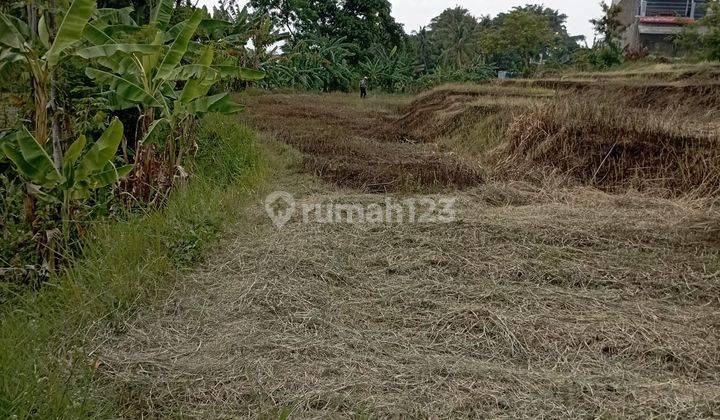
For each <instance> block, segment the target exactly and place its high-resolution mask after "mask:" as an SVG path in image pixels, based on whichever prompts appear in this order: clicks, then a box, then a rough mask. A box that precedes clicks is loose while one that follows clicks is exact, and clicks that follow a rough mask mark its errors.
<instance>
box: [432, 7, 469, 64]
mask: <svg viewBox="0 0 720 420" xmlns="http://www.w3.org/2000/svg"><path fill="white" fill-rule="evenodd" d="M429 33H430V38H431V40H432V43H433V44H434V48H435V51H436V54H437V58H438V61H439V62H440V63H442V64H444V65H447V66H451V67H454V68H457V69H460V68H464V67H467V66H469V65H470V64H471V63H472V62H473V60H474V59H475V57H476V56H477V55H478V54H479V53H480V48H479V43H478V41H479V34H480V23H479V22H478V20H477V19H476V18H475V17H474V16H473V15H471V14H470V12H469V11H468V10H467V9H465V8H463V7H460V6H457V7H454V8H449V9H446V10H445V11H443V12H442V13H441V14H440V15H438V16H437V17H435V18H433V20H432V21H431V22H430V27H429Z"/></svg>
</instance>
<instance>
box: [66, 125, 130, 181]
mask: <svg viewBox="0 0 720 420" xmlns="http://www.w3.org/2000/svg"><path fill="white" fill-rule="evenodd" d="M122 137H123V125H122V123H121V122H120V120H118V119H117V118H115V119H114V120H113V122H112V123H110V127H108V128H107V130H105V132H104V133H103V134H102V135H101V136H100V138H99V139H98V140H97V141H96V142H95V143H94V144H93V145H92V146H91V147H90V150H88V151H87V153H85V155H84V156H83V158H82V160H81V161H80V163H79V164H78V169H77V173H78V176H77V177H78V179H80V178H84V177H88V176H90V175H92V174H94V173H95V172H97V171H99V170H101V169H103V168H105V166H106V165H107V164H108V162H111V161H112V160H113V158H114V157H115V153H116V152H117V149H118V147H119V146H120V142H121V141H122Z"/></svg>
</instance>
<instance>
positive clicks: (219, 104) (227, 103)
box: [186, 93, 245, 115]
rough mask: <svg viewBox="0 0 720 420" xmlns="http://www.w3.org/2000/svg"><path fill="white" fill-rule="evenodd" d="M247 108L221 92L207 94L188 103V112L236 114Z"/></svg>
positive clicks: (192, 113) (191, 113)
mask: <svg viewBox="0 0 720 420" xmlns="http://www.w3.org/2000/svg"><path fill="white" fill-rule="evenodd" d="M243 109H245V107H244V106H242V105H240V104H236V103H235V102H233V101H231V100H230V96H229V95H228V94H227V93H219V94H217V95H213V96H205V97H203V98H199V99H196V100H194V101H192V102H190V103H189V104H188V105H187V108H186V110H187V113H188V114H190V115H200V114H205V113H208V112H220V113H223V114H234V113H236V112H240V111H242V110H243Z"/></svg>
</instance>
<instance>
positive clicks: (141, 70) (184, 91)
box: [77, 0, 264, 178]
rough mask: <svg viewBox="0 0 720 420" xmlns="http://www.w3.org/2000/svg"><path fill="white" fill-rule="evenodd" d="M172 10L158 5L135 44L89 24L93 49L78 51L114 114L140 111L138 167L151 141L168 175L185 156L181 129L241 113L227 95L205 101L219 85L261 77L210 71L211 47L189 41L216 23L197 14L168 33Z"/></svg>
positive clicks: (164, 2) (101, 24) (169, 3)
mask: <svg viewBox="0 0 720 420" xmlns="http://www.w3.org/2000/svg"><path fill="white" fill-rule="evenodd" d="M173 4H174V1H173V0H160V1H159V2H158V3H157V5H156V7H155V9H154V10H153V13H152V14H151V21H150V23H149V25H148V26H147V27H144V28H142V30H141V31H138V32H137V34H136V38H137V36H138V35H141V36H144V38H142V39H141V41H140V42H137V43H132V44H130V43H123V42H121V41H119V40H118V39H116V38H115V37H114V36H113V34H112V31H111V30H110V29H112V28H111V27H112V26H116V25H109V24H108V22H107V21H106V20H100V19H99V20H97V21H93V22H91V23H90V24H88V27H87V29H86V31H85V39H86V40H87V41H89V42H90V43H91V44H93V45H92V46H90V47H86V48H82V49H79V50H78V51H77V55H79V56H80V57H83V58H85V59H88V60H93V61H94V62H95V63H96V64H97V66H93V67H89V68H87V69H86V74H87V76H88V77H90V78H92V79H94V80H96V81H97V82H98V83H99V84H101V85H103V86H105V87H107V88H108V90H107V95H108V97H110V98H111V99H112V100H111V102H113V103H114V107H115V108H116V109H127V108H134V107H139V108H140V109H141V110H142V116H141V120H142V129H141V130H140V132H141V135H140V136H139V138H138V140H139V143H138V146H137V150H136V162H138V159H140V160H142V159H147V156H148V154H149V153H145V152H144V150H143V149H144V148H146V147H149V146H151V142H152V141H155V142H157V143H162V144H161V145H160V146H159V147H164V149H165V150H164V153H165V158H164V160H165V163H166V164H167V166H168V170H174V166H177V165H179V162H180V161H181V160H182V158H183V154H184V153H186V152H187V151H188V150H189V147H187V145H183V144H181V141H182V139H183V137H184V136H181V135H178V134H179V133H178V130H179V129H181V128H182V127H183V125H184V124H186V123H188V122H190V121H192V120H194V118H195V117H197V116H200V115H202V114H204V113H208V112H221V113H234V112H238V111H240V110H242V106H240V105H238V104H236V103H234V102H232V101H231V100H230V96H229V95H228V94H227V93H220V94H217V95H210V96H209V95H208V93H209V92H210V90H211V89H212V87H213V86H214V85H215V84H216V83H217V82H218V81H220V80H221V79H223V78H227V77H235V78H240V79H244V80H250V81H254V80H260V79H262V78H263V77H264V74H263V73H262V72H260V71H257V70H252V69H247V68H241V67H237V66H233V65H213V57H214V51H213V47H212V46H211V45H208V46H206V47H205V48H202V47H199V46H198V45H197V44H194V42H193V37H194V35H195V34H196V31H198V29H199V28H201V27H202V26H203V25H205V27H206V28H210V29H211V28H218V27H219V25H218V22H217V21H212V20H208V19H203V13H202V11H201V10H196V11H195V12H194V13H193V14H192V15H191V16H190V18H189V19H187V20H186V21H183V22H180V23H178V24H177V25H175V26H173V27H170V28H169V27H168V25H169V21H170V15H171V13H172V10H173ZM203 22H204V23H203ZM220 26H221V25H220ZM191 50H194V51H191ZM178 87H180V89H178ZM161 133H166V134H167V135H165V136H164V137H163V136H160V134H161ZM145 163H146V164H147V162H145ZM138 169H140V167H138ZM146 169H147V168H146ZM144 173H145V174H147V173H149V171H147V170H146V171H145V172H144ZM165 175H167V174H165ZM170 175H172V174H170ZM165 178H167V177H165Z"/></svg>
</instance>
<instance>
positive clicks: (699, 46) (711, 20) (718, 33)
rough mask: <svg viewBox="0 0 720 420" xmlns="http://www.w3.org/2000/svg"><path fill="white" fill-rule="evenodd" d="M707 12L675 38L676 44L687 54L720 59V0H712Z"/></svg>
mask: <svg viewBox="0 0 720 420" xmlns="http://www.w3.org/2000/svg"><path fill="white" fill-rule="evenodd" d="M706 7H707V9H708V10H707V14H706V15H705V17H704V18H702V19H700V20H699V21H698V22H696V23H694V24H692V25H687V26H686V27H685V28H684V29H683V31H682V33H680V34H679V35H678V36H677V37H676V38H675V45H676V46H677V47H678V48H679V49H680V50H681V51H684V52H685V53H686V55H690V56H697V57H699V58H703V59H708V60H720V0H710V1H709V2H708V4H707V5H706Z"/></svg>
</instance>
